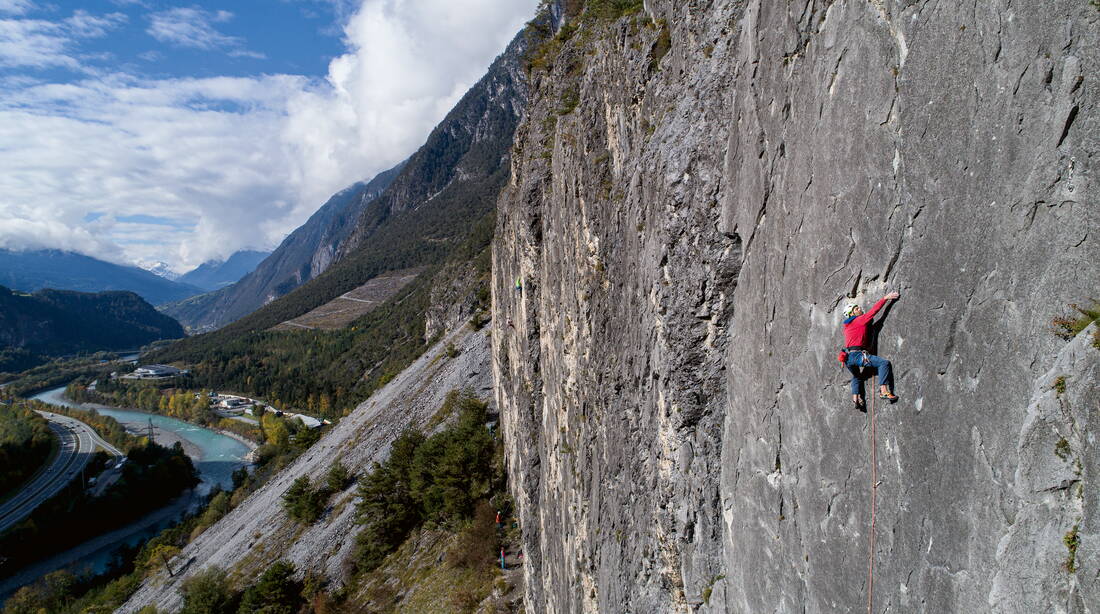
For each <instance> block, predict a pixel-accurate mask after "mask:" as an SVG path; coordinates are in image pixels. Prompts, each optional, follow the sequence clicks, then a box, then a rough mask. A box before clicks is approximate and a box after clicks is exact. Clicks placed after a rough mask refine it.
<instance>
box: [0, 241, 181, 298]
mask: <svg viewBox="0 0 1100 614" xmlns="http://www.w3.org/2000/svg"><path fill="white" fill-rule="evenodd" d="M0 285H3V286H6V287H8V288H11V289H13V290H20V291H22V292H34V291H35V290H41V289H43V288H52V289H54V290H75V291H77V292H102V291H105V290H128V291H130V292H134V293H136V294H138V295H139V296H141V297H142V298H143V299H145V300H147V301H149V302H150V303H152V304H153V305H160V304H162V303H168V302H172V301H178V300H180V299H184V298H187V297H189V296H194V295H196V294H199V293H201V292H202V290H201V289H199V288H196V287H194V286H190V285H187V284H182V283H178V282H174V281H171V280H168V279H165V278H163V277H160V276H157V275H155V274H153V273H150V272H149V271H146V270H144V269H139V268H137V267H133V266H122V265H119V264H112V263H110V262H104V261H102V260H97V259H96V258H92V257H90V256H84V255H82V254H76V253H73V252H64V251H60V250H55V249H44V250H29V251H12V250H7V249H0Z"/></svg>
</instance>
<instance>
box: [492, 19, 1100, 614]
mask: <svg viewBox="0 0 1100 614" xmlns="http://www.w3.org/2000/svg"><path fill="white" fill-rule="evenodd" d="M550 4H551V8H552V10H553V11H554V12H555V14H556V15H558V16H559V17H560V19H561V20H563V21H564V25H560V24H559V25H560V27H559V28H558V29H557V32H556V36H555V38H554V40H553V41H551V42H550V43H547V44H546V45H545V46H543V47H542V48H541V49H540V50H538V51H536V52H535V53H534V54H533V59H532V67H533V69H534V70H533V72H532V77H531V79H532V80H531V88H532V94H531V100H530V103H529V107H528V114H527V117H526V119H525V121H524V122H523V123H522V124H521V126H520V127H519V129H518V130H517V136H516V145H515V149H514V150H513V173H512V179H511V181H510V182H509V184H508V186H507V187H506V189H505V192H504V194H503V196H502V198H501V200H500V203H499V206H498V225H497V231H496V236H495V239H494V241H495V243H494V262H493V323H494V329H493V336H492V341H493V361H494V363H493V364H494V373H495V377H496V394H497V401H498V404H499V407H500V410H501V414H502V424H503V428H504V435H505V441H506V445H507V449H508V466H509V469H510V480H511V487H512V491H513V493H514V496H515V498H516V501H517V504H518V507H519V509H520V518H521V526H522V527H523V528H524V532H523V536H524V541H525V544H524V552H525V555H526V556H525V559H524V560H525V565H526V569H525V575H526V579H527V584H526V606H527V611H529V612H540V613H547V614H553V613H564V612H607V613H618V612H695V613H698V612H731V613H732V612H776V613H795V612H800V613H839V612H863V611H866V610H867V609H868V607H869V604H868V599H869V595H868V593H869V592H870V593H871V595H870V597H871V600H872V604H871V606H872V607H873V609H874V611H890V612H913V613H917V612H997V613H1006V612H1007V613H1013V612H1019V613H1030V612H1096V611H1098V606H1097V604H1100V583H1098V582H1097V581H1096V577H1097V575H1098V573H1100V556H1098V550H1097V545H1098V544H1100V525H1098V523H1100V515H1098V514H1097V505H1098V503H1100V494H1098V493H1100V491H1098V490H1097V488H1096V480H1097V477H1098V473H1097V471H1098V469H1100V467H1098V461H1100V451H1098V450H1097V447H1096V443H1095V441H1094V438H1093V437H1092V435H1090V433H1091V432H1092V431H1093V430H1095V429H1094V428H1093V426H1094V424H1095V423H1094V422H1093V420H1096V419H1097V416H1098V414H1097V408H1098V407H1100V387H1098V386H1097V383H1098V381H1097V378H1098V375H1100V349H1097V348H1096V347H1095V345H1096V342H1095V341H1094V337H1093V332H1094V330H1095V328H1096V326H1097V325H1096V324H1092V325H1091V327H1088V328H1085V325H1086V324H1087V322H1088V318H1087V316H1083V317H1084V318H1085V319H1083V320H1079V321H1077V322H1076V324H1075V325H1074V326H1072V327H1070V329H1069V330H1071V331H1076V330H1079V329H1083V330H1081V332H1080V333H1078V334H1077V335H1076V336H1075V337H1073V338H1072V340H1070V341H1066V340H1065V339H1063V338H1062V337H1060V336H1058V335H1056V334H1055V331H1054V330H1053V327H1052V326H1051V322H1052V320H1053V319H1055V318H1058V317H1063V316H1067V315H1068V314H1071V313H1074V312H1073V311H1072V310H1071V308H1070V307H1069V305H1070V304H1071V303H1075V302H1078V303H1082V304H1084V302H1085V301H1086V300H1087V299H1088V298H1089V297H1096V296H1097V294H1098V288H1100V272H1098V269H1097V267H1096V262H1097V259H1098V255H1100V254H1098V251H1097V237H1098V236H1100V235H1098V232H1097V231H1098V230H1100V224H1098V219H1097V216H1098V211H1100V203H1098V200H1100V198H1098V197H1100V186H1098V185H1097V183H1096V179H1095V178H1094V173H1093V171H1092V169H1091V167H1090V164H1091V163H1092V162H1094V161H1095V160H1096V159H1097V156H1098V154H1100V113H1098V109H1097V100H1098V88H1100V81H1098V77H1100V71H1098V70H1097V67H1098V65H1100V64H1098V60H1100V10H1098V8H1097V7H1096V6H1095V3H1090V2H1086V1H1084V0H1055V1H1051V2H1025V3H1019V2H985V3H978V4H965V5H964V4H960V3H944V2H932V1H922V0H904V1H902V0H874V1H871V2H864V1H859V2H845V1H840V2H822V1H819V0H796V1H792V2H773V1H770V0H745V1H735V0H706V1H699V2H678V1H675V0H646V1H645V2H644V3H643V2H633V1H618V0H588V1H584V0H568V1H561V0H559V1H555V2H551V3H550ZM643 4H644V6H643ZM892 290H897V291H900V293H901V298H900V300H899V301H897V302H896V303H893V304H892V306H891V308H890V309H889V310H888V312H887V313H886V314H885V316H884V317H885V319H884V322H883V326H882V328H881V330H880V332H879V336H878V341H877V346H878V352H879V353H880V354H881V355H883V356H884V357H886V358H888V359H890V360H891V361H892V362H893V366H894V372H895V380H896V382H895V384H896V392H897V393H898V394H899V395H900V401H899V402H898V403H896V404H893V405H890V404H883V401H881V400H879V399H876V398H875V396H874V395H873V393H869V394H868V395H867V402H868V403H871V402H875V403H877V404H878V405H877V408H875V409H876V412H877V413H874V415H875V420H876V421H877V423H876V422H875V421H872V419H871V418H870V416H869V413H868V412H861V411H858V410H856V409H854V408H853V403H852V400H851V394H850V392H849V387H848V381H849V379H850V374H849V372H848V371H847V370H846V369H844V368H843V367H842V366H841V365H840V364H839V363H838V362H837V360H836V356H837V350H838V348H839V347H841V346H842V345H843V343H844V340H843V337H842V335H841V324H842V320H843V315H842V310H843V308H844V305H845V303H847V302H849V301H853V300H854V301H858V302H860V303H862V304H863V306H864V308H869V307H870V306H871V304H872V303H874V302H875V301H877V300H878V299H879V298H880V297H882V296H883V295H884V294H886V293H887V292H889V291H892ZM1062 332H1063V333H1065V332H1066V331H1065V330H1063V331H1062ZM1066 334H1068V335H1069V336H1072V333H1066ZM871 383H872V382H871V381H868V382H867V386H868V387H869V386H870V385H871ZM872 435H873V436H874V437H873V439H872ZM873 458H874V459H876V461H875V462H874V463H872V459H873ZM872 486H875V487H876V489H875V490H872ZM872 510H874V511H875V514H876V516H875V518H876V522H877V524H876V525H875V532H874V535H875V536H876V538H877V541H875V542H874V548H873V550H872V549H871V548H870V545H871V544H870V543H869V542H870V536H871V535H872V532H871V526H870V519H871V517H872ZM872 565H873V575H872V576H871V577H870V578H869V574H868V570H869V567H871V566H872ZM872 578H873V591H872V590H871V588H870V586H869V580H870V579H872Z"/></svg>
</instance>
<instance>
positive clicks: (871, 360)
mask: <svg viewBox="0 0 1100 614" xmlns="http://www.w3.org/2000/svg"><path fill="white" fill-rule="evenodd" d="M899 296H901V295H900V294H898V293H897V292H891V293H890V294H887V295H886V296H884V297H882V298H881V299H880V300H879V302H877V303H875V306H874V307H871V310H870V311H868V312H866V313H864V312H863V308H862V307H860V306H859V304H858V303H848V304H847V305H846V306H845V307H844V351H845V352H847V354H848V356H847V359H846V361H845V363H844V364H845V366H847V367H848V370H849V371H851V372H852V401H854V402H855V404H856V407H860V406H862V405H863V400H862V399H861V397H860V392H861V391H862V388H863V379H862V378H861V377H860V370H861V369H862V368H863V367H874V368H875V370H876V371H877V372H878V383H879V384H880V385H879V398H882V399H886V400H887V401H889V402H891V403H894V402H895V401H897V400H898V397H897V395H895V394H894V393H893V392H891V391H890V384H891V383H892V380H891V377H890V361H889V360H886V359H885V358H880V357H878V356H874V355H873V354H871V352H870V351H869V350H870V344H871V338H870V328H871V321H872V320H874V319H875V314H877V313H878V312H879V310H880V309H882V308H883V307H884V306H885V305H886V302H887V301H895V300H897V299H898V297H899Z"/></svg>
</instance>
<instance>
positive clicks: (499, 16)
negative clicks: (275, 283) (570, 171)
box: [0, 0, 538, 272]
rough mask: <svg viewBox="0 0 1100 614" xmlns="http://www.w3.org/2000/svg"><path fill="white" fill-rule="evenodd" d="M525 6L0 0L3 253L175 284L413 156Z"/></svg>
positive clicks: (411, 1) (529, 13)
mask: <svg viewBox="0 0 1100 614" xmlns="http://www.w3.org/2000/svg"><path fill="white" fill-rule="evenodd" d="M537 4H538V0H238V1H237V2H210V1H206V2H203V1H199V2H177V1H171V0H84V1H73V0H60V1H59V0H54V1H45V0H0V248H7V249H39V248H53V249H64V250H70V251H76V252H80V253H84V254H88V255H90V256H94V257H97V258H102V259H105V260H109V261H112V262H119V263H127V264H140V265H145V266H149V265H152V264H153V263H156V262H165V263H167V264H168V266H169V267H170V268H171V269H173V270H175V271H176V272H185V271H187V270H190V269H192V268H194V267H196V266H198V265H199V264H201V263H203V262H205V261H207V260H211V259H224V258H227V257H228V256H229V255H231V254H232V253H233V252H234V251H237V250H239V249H272V248H274V247H276V246H277V245H278V243H279V242H280V241H281V240H282V239H283V238H284V237H285V236H286V235H287V234H289V233H290V232H291V231H292V230H294V229H295V228H297V227H298V226H300V225H301V224H302V223H303V222H305V221H306V219H308V218H309V216H310V215H311V214H312V213H313V212H314V211H316V210H317V208H318V207H320V205H321V204H323V203H324V201H325V200H327V198H328V197H329V196H330V195H331V194H333V193H335V192H337V191H339V190H341V189H342V188H344V187H346V186H348V185H350V184H352V183H355V182H357V181H363V180H369V179H370V178H371V177H373V176H374V175H375V174H376V173H378V172H380V171H382V170H385V169H387V168H390V167H392V166H393V165H395V164H397V163H398V162H400V161H401V160H403V159H405V158H406V157H408V156H409V155H410V154H411V153H412V152H414V151H415V150H416V149H417V147H419V146H420V145H421V144H422V143H423V142H424V140H425V139H426V138H427V135H428V133H429V132H430V131H431V129H432V128H433V127H434V126H435V125H436V124H437V123H438V122H439V121H440V120H441V119H442V118H443V116H444V115H445V114H446V113H447V111H449V110H450V109H451V108H452V107H453V106H454V104H455V103H457V102H458V100H459V98H461V96H462V94H464V93H465V92H466V90H468V89H469V88H470V87H471V86H472V85H473V84H474V83H476V82H477V80H478V79H480V78H481V76H482V75H483V74H484V73H485V70H486V69H487V68H488V67H489V65H490V64H491V63H492V61H493V59H494V58H495V57H496V56H497V55H498V54H499V53H500V52H501V51H503V50H504V47H505V46H506V45H507V43H508V42H509V41H510V40H511V39H512V38H513V37H514V36H515V34H516V33H517V32H519V30H520V29H521V28H522V26H523V24H524V23H525V22H526V21H528V20H529V19H531V17H533V15H534V13H535V10H536V6H537Z"/></svg>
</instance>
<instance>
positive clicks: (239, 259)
mask: <svg viewBox="0 0 1100 614" xmlns="http://www.w3.org/2000/svg"><path fill="white" fill-rule="evenodd" d="M270 255H271V252H258V251H255V250H241V251H239V252H233V254H232V255H231V256H229V258H227V259H226V260H210V261H207V262H204V263H202V264H201V265H199V266H198V267H196V268H195V269H194V270H191V271H188V272H187V273H184V274H183V275H181V276H180V277H179V278H178V279H177V280H176V281H180V282H183V283H185V284H191V285H192V286H195V287H198V288H202V289H203V290H207V291H210V290H218V289H220V288H224V287H226V286H229V285H232V284H234V283H236V282H237V281H238V280H240V279H241V278H242V277H244V276H245V275H248V274H249V273H251V272H252V271H254V270H255V269H256V267H257V266H258V265H259V264H260V263H261V262H263V261H264V259H265V258H267V257H268V256H270Z"/></svg>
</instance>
